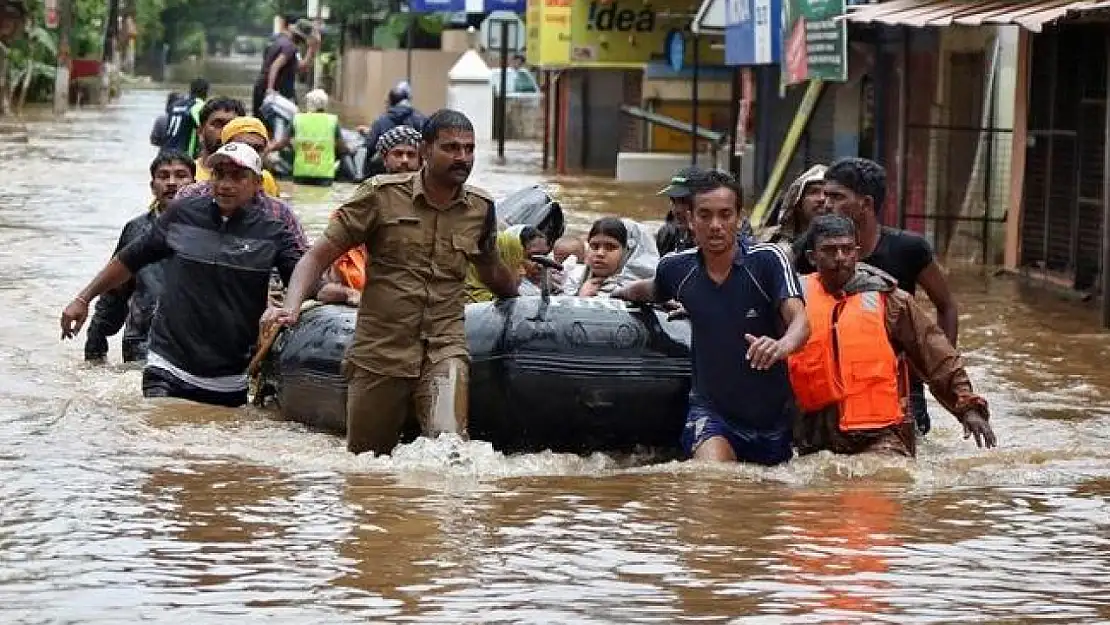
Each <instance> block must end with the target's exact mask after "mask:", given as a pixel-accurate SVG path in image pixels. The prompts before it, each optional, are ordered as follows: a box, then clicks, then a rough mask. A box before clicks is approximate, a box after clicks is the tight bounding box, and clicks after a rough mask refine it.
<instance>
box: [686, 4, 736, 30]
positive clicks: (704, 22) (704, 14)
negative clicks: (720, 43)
mask: <svg viewBox="0 0 1110 625" xmlns="http://www.w3.org/2000/svg"><path fill="white" fill-rule="evenodd" d="M727 1H728V0H702V3H701V6H700V7H698V13H697V15H695V16H694V23H693V24H691V25H690V30H692V31H694V33H696V34H698V35H723V34H725V2H727Z"/></svg>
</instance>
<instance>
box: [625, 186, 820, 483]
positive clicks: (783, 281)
mask: <svg viewBox="0 0 1110 625" xmlns="http://www.w3.org/2000/svg"><path fill="white" fill-rule="evenodd" d="M688 184H689V185H690V187H691V189H692V190H693V197H694V200H693V211H692V213H691V218H690V227H691V229H692V231H693V233H694V239H695V241H696V242H697V244H698V247H697V248H694V249H690V250H687V251H685V252H680V253H676V254H671V255H670V256H667V257H665V258H663V259H662V260H660V261H659V266H658V268H657V269H656V273H655V279H654V280H641V281H639V282H634V283H632V284H629V285H627V286H625V287H624V288H622V289H618V290H617V291H615V292H614V293H613V294H612V296H613V297H619V298H622V299H625V300H629V301H635V302H660V303H662V302H669V301H672V300H674V301H677V302H678V303H680V304H682V306H683V307H684V308H685V310H686V312H687V313H688V314H689V317H690V323H691V327H692V330H693V355H692V358H693V365H694V367H693V368H694V378H693V387H692V389H691V391H690V409H689V413H688V414H687V418H686V428H685V429H684V430H683V434H682V445H683V448H684V449H685V451H686V452H687V453H688V454H689V455H691V456H692V457H694V458H695V459H705V460H717V461H726V462H727V461H737V460H739V461H742V462H754V463H757V464H764V465H775V464H779V463H782V462H785V461H787V460H789V459H790V458H791V456H792V455H793V451H792V449H791V431H792V430H791V428H792V425H793V419H794V410H795V409H794V397H793V392H792V390H791V388H790V380H789V378H788V377H787V372H786V362H785V360H786V357H787V356H788V355H790V354H792V353H794V352H795V351H797V350H798V349H800V348H801V347H802V346H803V345H805V342H806V340H807V339H808V338H809V324H808V322H807V321H806V315H805V305H804V303H803V301H802V288H801V285H800V284H799V282H798V277H797V275H796V274H795V273H794V270H793V268H792V267H791V265H790V261H789V260H788V259H787V258H786V255H785V253H784V252H783V251H782V250H781V249H780V248H778V247H776V246H773V245H749V244H746V243H740V242H739V241H738V240H737V235H738V233H739V231H740V227H741V214H740V202H741V197H742V196H741V192H740V185H739V184H737V182H736V180H735V179H734V178H733V177H732V176H731V175H729V174H727V173H724V172H719V171H707V172H705V173H704V174H702V175H699V176H696V177H694V178H693V179H691V180H689V181H688ZM784 328H785V330H784Z"/></svg>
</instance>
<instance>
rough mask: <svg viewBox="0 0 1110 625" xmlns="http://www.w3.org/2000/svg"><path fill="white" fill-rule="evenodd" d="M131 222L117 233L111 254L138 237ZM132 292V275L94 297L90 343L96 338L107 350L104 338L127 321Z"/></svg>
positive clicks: (133, 289)
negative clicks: (120, 283)
mask: <svg viewBox="0 0 1110 625" xmlns="http://www.w3.org/2000/svg"><path fill="white" fill-rule="evenodd" d="M133 224H134V222H129V223H128V224H127V225H126V226H124V227H123V232H121V233H120V235H119V241H117V242H116V249H115V251H113V252H112V256H115V255H116V254H119V253H120V251H121V250H123V248H125V247H127V244H128V243H130V242H131V241H133V240H135V239H136V238H138V236H139V234H140V233H139V232H138V229H137V228H135V227H134V225H133ZM134 292H135V278H134V277H132V278H131V279H129V280H127V281H126V282H125V283H124V284H123V285H122V286H120V287H118V288H115V289H112V290H110V291H108V292H106V293H104V294H103V295H101V296H100V297H98V298H96V309H95V312H94V313H93V318H92V320H91V321H89V329H88V333H87V334H88V341H89V342H90V343H91V342H93V341H94V339H96V340H98V341H99V342H101V343H103V345H101V347H103V348H104V351H107V347H108V344H107V341H105V340H104V339H105V338H106V337H109V336H114V335H115V334H116V333H117V332H119V331H120V329H122V328H123V324H124V323H126V321H127V312H128V306H127V303H128V301H129V300H130V299H131V294H132V293H134ZM86 351H87V350H86Z"/></svg>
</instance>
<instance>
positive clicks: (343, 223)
mask: <svg viewBox="0 0 1110 625" xmlns="http://www.w3.org/2000/svg"><path fill="white" fill-rule="evenodd" d="M378 219H379V210H378V189H377V187H376V186H374V185H373V184H369V185H367V187H366V188H365V189H360V190H359V191H358V192H357V193H356V194H355V196H354V197H352V198H351V199H350V200H347V202H346V203H345V204H343V205H342V206H340V207H339V209H337V210H336V211H335V212H334V213H332V216H331V219H330V220H328V227H327V228H326V229H325V230H324V237H326V238H327V239H328V240H329V241H331V242H332V243H333V244H334V245H336V246H337V247H340V248H342V249H344V250H349V249H351V248H352V247H355V246H356V245H361V244H363V243H366V242H368V241H369V239H370V235H371V234H372V233H373V232H374V229H375V228H377V225H378Z"/></svg>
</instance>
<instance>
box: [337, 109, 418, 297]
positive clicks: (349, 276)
mask: <svg viewBox="0 0 1110 625" xmlns="http://www.w3.org/2000/svg"><path fill="white" fill-rule="evenodd" d="M377 154H378V156H380V157H381V159H382V162H384V163H385V167H386V171H387V172H388V173H390V174H403V173H406V172H410V171H418V170H419V169H420V165H421V160H420V133H419V132H417V131H416V130H414V129H413V128H412V127H410V126H397V127H396V128H393V129H391V130H388V131H386V133H385V134H383V135H382V136H381V138H380V139H378V145H377ZM366 256H367V255H366V246H365V245H359V246H356V247H353V248H351V249H349V250H347V251H346V252H344V253H343V255H342V256H340V257H339V259H338V260H336V261H335V262H334V263H332V265H331V267H330V268H329V269H328V270H327V271H326V272H325V273H324V281H325V282H326V284H325V285H324V288H322V289H320V293H319V295H318V296H317V298H318V299H319V300H320V301H322V302H325V303H328V304H347V305H349V306H358V305H359V302H360V301H361V300H362V289H363V287H364V286H366Z"/></svg>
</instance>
